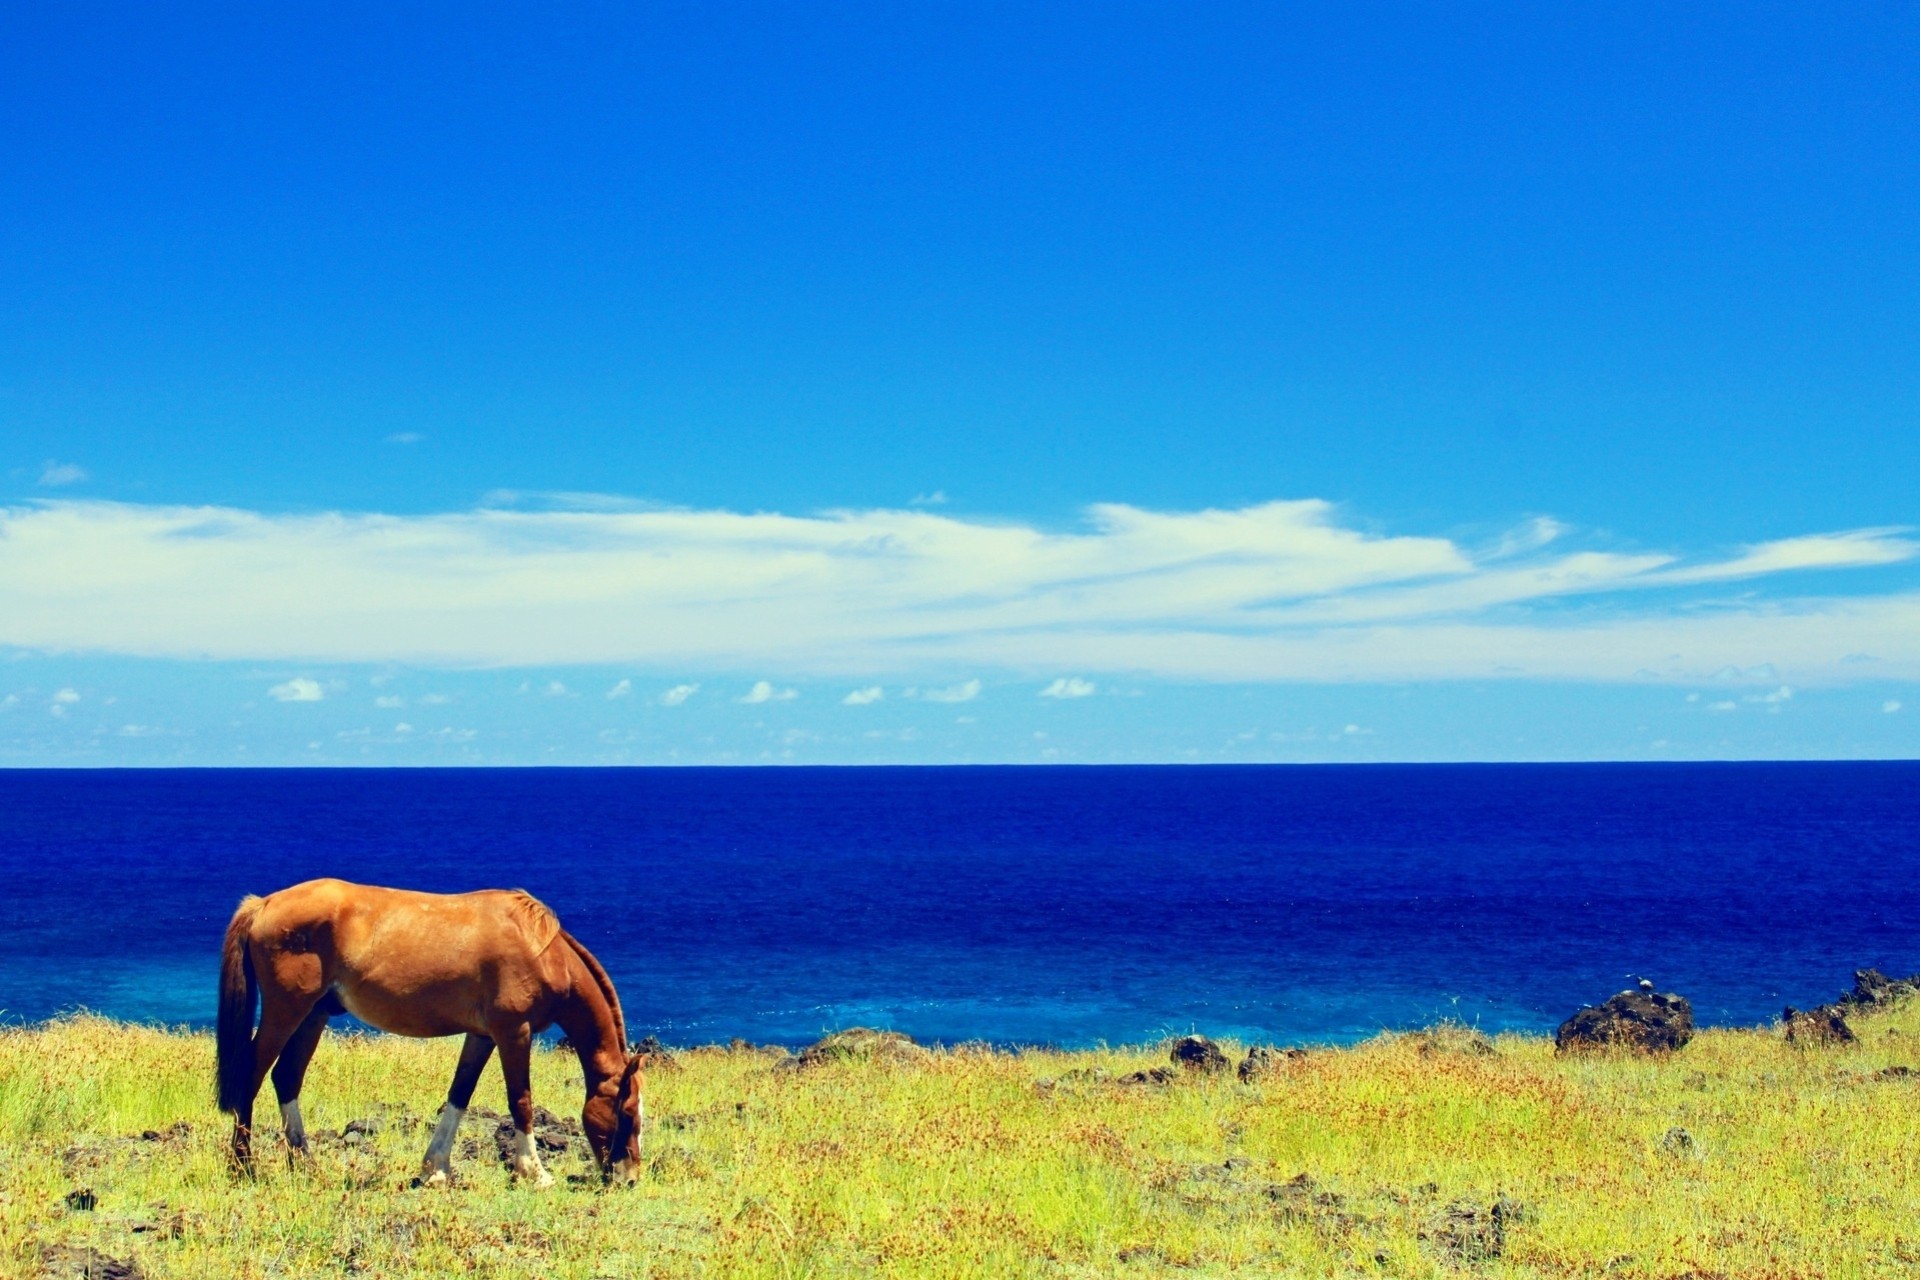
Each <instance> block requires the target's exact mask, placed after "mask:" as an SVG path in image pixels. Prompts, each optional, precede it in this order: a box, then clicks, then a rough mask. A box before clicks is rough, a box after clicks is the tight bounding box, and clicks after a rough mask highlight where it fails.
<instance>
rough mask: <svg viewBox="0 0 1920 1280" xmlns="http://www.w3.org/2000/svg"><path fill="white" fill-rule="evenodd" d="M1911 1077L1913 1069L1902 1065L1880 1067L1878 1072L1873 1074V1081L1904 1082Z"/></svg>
mask: <svg viewBox="0 0 1920 1280" xmlns="http://www.w3.org/2000/svg"><path fill="white" fill-rule="evenodd" d="M1911 1075H1913V1068H1912V1067H1909V1066H1906V1065H1904V1064H1902V1065H1897V1066H1891V1067H1882V1068H1881V1069H1880V1070H1878V1071H1876V1072H1874V1073H1873V1078H1874V1079H1875V1080H1905V1079H1907V1078H1908V1077H1910V1076H1911Z"/></svg>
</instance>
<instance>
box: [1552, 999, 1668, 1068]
mask: <svg viewBox="0 0 1920 1280" xmlns="http://www.w3.org/2000/svg"><path fill="white" fill-rule="evenodd" d="M1691 1039H1693V1006H1692V1005H1691V1004H1689V1003H1688V1002H1687V999H1686V997H1684V996H1676V995H1661V994H1659V993H1658V992H1654V993H1651V994H1649V993H1648V992H1645V991H1622V992H1621V993H1620V994H1619V995H1617V996H1615V997H1613V999H1611V1000H1609V1001H1607V1002H1606V1003H1605V1004H1598V1005H1587V1006H1586V1007H1585V1008H1582V1009H1581V1010H1580V1011H1579V1012H1577V1013H1575V1014H1574V1015H1573V1016H1572V1017H1571V1018H1568V1019H1567V1020H1566V1021H1565V1022H1563V1023H1561V1024H1560V1029H1559V1030H1558V1031H1555V1032H1554V1033H1553V1047H1554V1048H1555V1049H1556V1050H1558V1051H1559V1052H1561V1053H1568V1052H1571V1051H1575V1050H1580V1049H1603V1048H1622V1049H1633V1050H1636V1051H1638V1052H1640V1053H1671V1052H1673V1051H1674V1050H1676V1049H1679V1048H1681V1047H1682V1046H1684V1045H1685V1044H1686V1043H1687V1041H1689V1040H1691Z"/></svg>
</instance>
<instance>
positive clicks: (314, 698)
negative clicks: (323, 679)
mask: <svg viewBox="0 0 1920 1280" xmlns="http://www.w3.org/2000/svg"><path fill="white" fill-rule="evenodd" d="M267 696H268V697H269V698H272V699H273V700H274V701H275V702H318V701H320V700H321V699H322V698H324V697H326V696H327V695H326V691H325V690H324V689H322V688H321V687H320V682H319V681H318V680H309V679H307V677H305V676H295V677H294V678H293V679H291V680H288V681H286V682H285V683H284V684H277V685H274V686H273V687H272V688H271V689H268V690H267Z"/></svg>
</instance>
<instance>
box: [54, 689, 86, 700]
mask: <svg viewBox="0 0 1920 1280" xmlns="http://www.w3.org/2000/svg"><path fill="white" fill-rule="evenodd" d="M53 700H54V701H55V702H65V703H74V702H78V701H80V691H79V690H78V689H61V690H58V691H57V692H55V693H54V695H53Z"/></svg>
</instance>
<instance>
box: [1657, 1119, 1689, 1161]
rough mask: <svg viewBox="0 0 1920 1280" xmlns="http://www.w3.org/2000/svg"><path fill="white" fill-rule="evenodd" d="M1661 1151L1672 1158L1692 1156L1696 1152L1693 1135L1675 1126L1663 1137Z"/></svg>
mask: <svg viewBox="0 0 1920 1280" xmlns="http://www.w3.org/2000/svg"><path fill="white" fill-rule="evenodd" d="M1660 1149H1661V1150H1662V1151H1664V1152H1666V1153H1667V1154H1668V1155H1670V1156H1690V1155H1692V1154H1693V1151H1694V1142H1693V1135H1692V1134H1690V1133H1688V1132H1687V1131H1686V1130H1685V1129H1682V1128H1681V1127H1680V1126H1679V1125H1675V1126H1673V1128H1671V1129H1669V1130H1667V1131H1666V1133H1665V1134H1663V1135H1662V1136H1661V1138H1660Z"/></svg>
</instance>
